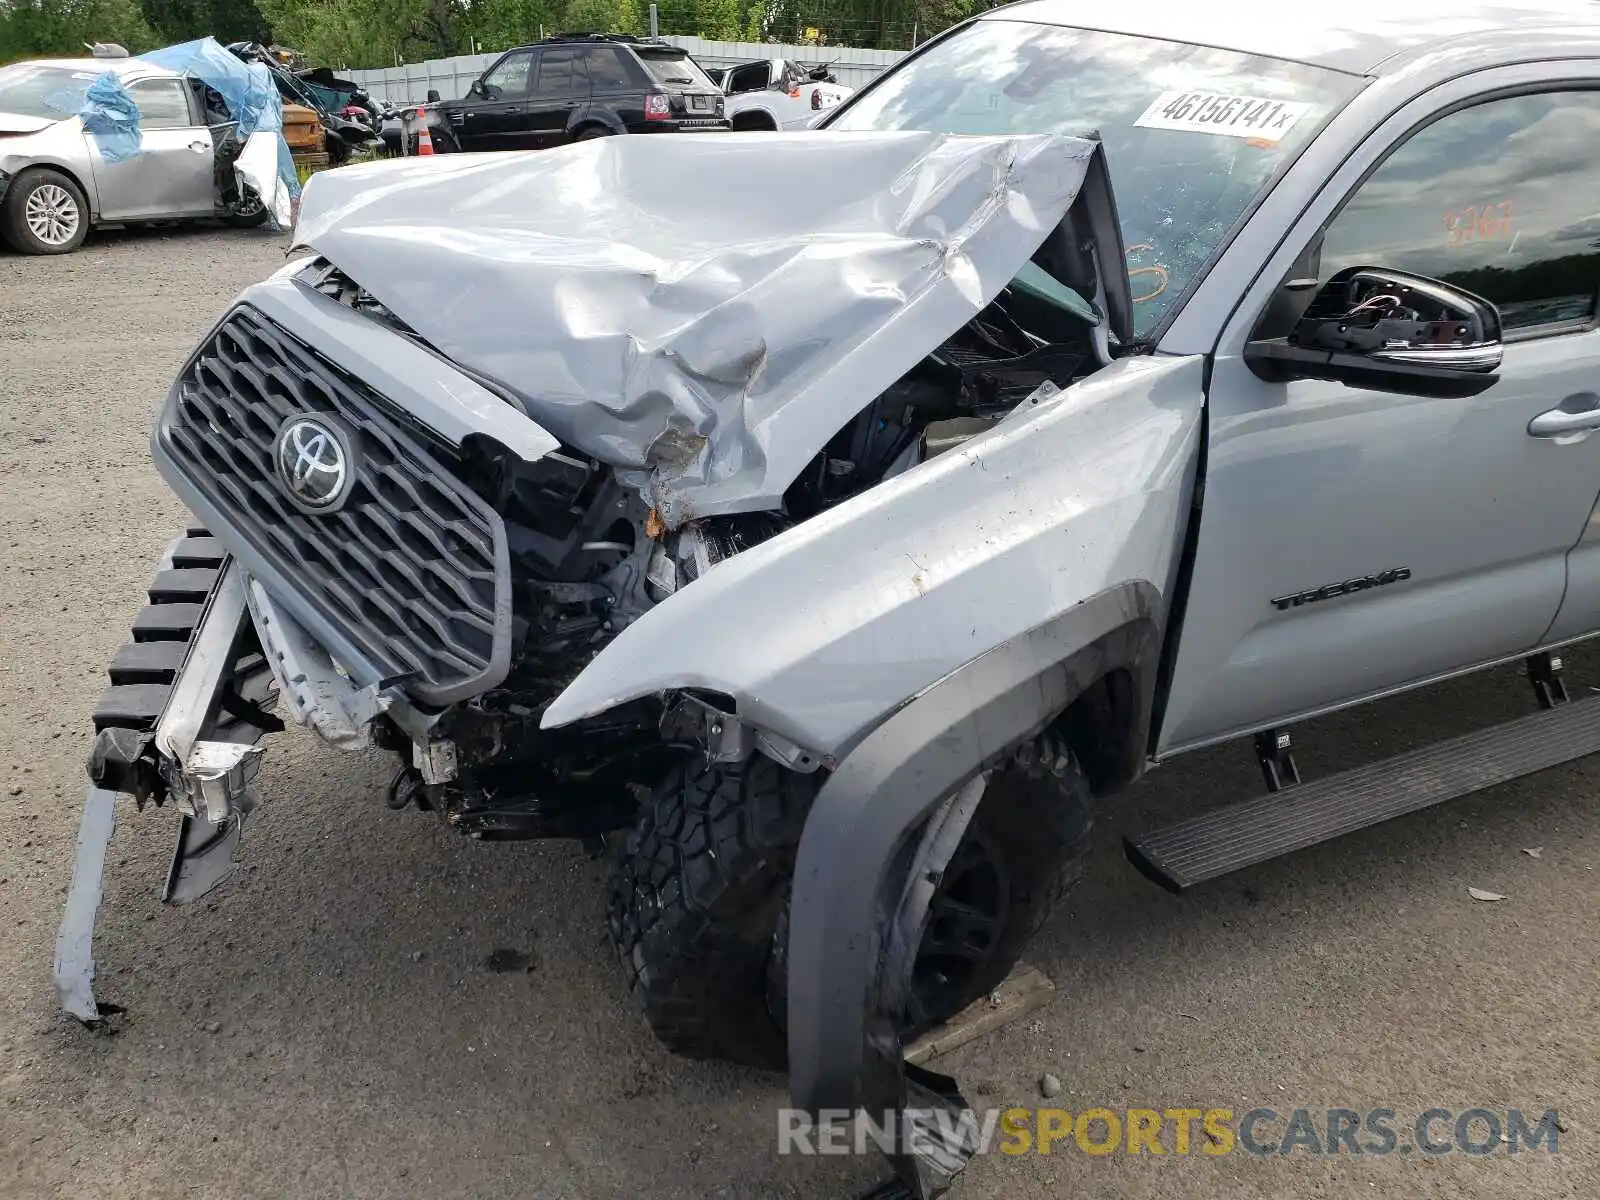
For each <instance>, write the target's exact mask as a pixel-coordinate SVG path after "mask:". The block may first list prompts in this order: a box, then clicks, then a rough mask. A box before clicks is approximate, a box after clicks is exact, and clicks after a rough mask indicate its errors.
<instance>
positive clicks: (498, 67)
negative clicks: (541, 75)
mask: <svg viewBox="0 0 1600 1200" xmlns="http://www.w3.org/2000/svg"><path fill="white" fill-rule="evenodd" d="M532 64H533V55H532V54H531V53H530V54H512V55H509V56H508V57H506V58H503V59H501V60H500V61H499V62H498V63H496V64H495V65H494V66H493V67H492V68H490V70H489V73H488V74H487V75H485V76H484V77H483V83H484V90H485V91H487V92H488V93H489V98H490V99H491V100H519V99H521V98H522V97H523V96H526V95H527V94H528V68H529V67H530V66H531V65H532Z"/></svg>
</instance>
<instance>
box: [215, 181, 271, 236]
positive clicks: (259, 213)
mask: <svg viewBox="0 0 1600 1200" xmlns="http://www.w3.org/2000/svg"><path fill="white" fill-rule="evenodd" d="M241 195H242V196H243V197H244V198H243V199H242V200H241V201H240V202H239V206H238V207H237V208H235V209H234V210H233V211H232V212H226V213H223V214H222V223H223V224H224V225H227V226H228V227H230V228H232V229H259V228H260V227H261V226H263V225H265V224H266V223H267V206H266V205H265V204H263V203H261V197H259V196H257V195H256V194H255V192H253V191H251V190H250V189H249V188H243V189H241Z"/></svg>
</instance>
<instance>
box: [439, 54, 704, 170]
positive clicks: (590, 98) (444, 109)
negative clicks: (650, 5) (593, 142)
mask: <svg viewBox="0 0 1600 1200" xmlns="http://www.w3.org/2000/svg"><path fill="white" fill-rule="evenodd" d="M428 124H429V126H430V128H431V129H432V131H433V135H434V139H435V141H436V142H442V143H444V144H441V145H438V146H437V147H436V148H437V149H439V150H464V151H471V150H537V149H542V148H544V147H546V146H560V145H565V144H566V143H567V142H575V141H583V140H584V139H586V138H592V137H605V136H606V135H607V134H612V133H690V132H693V133H700V132H708V131H716V130H726V129H728V128H729V123H728V120H727V118H726V117H724V116H723V115H722V92H721V90H720V89H719V88H718V87H717V85H716V84H714V83H712V82H711V80H710V79H708V78H707V77H706V73H705V72H704V71H703V70H701V69H700V66H699V64H698V63H696V62H695V61H694V59H692V58H690V57H689V54H688V52H687V51H685V50H680V49H678V48H677V47H676V46H672V45H669V44H667V43H666V42H661V41H650V40H647V39H642V38H635V37H627V36H623V35H611V34H564V35H562V36H560V37H551V38H545V39H544V40H543V41H540V42H535V43H533V44H532V45H528V46H518V47H517V48H516V49H514V50H507V51H506V52H505V53H504V54H503V55H501V56H500V58H499V60H498V61H497V62H496V63H495V64H494V66H492V67H490V68H489V69H488V70H487V71H485V72H484V73H483V75H482V76H481V77H480V78H478V79H476V80H474V81H473V83H472V86H471V87H470V88H468V89H467V94H466V96H465V97H464V98H463V99H460V100H446V101H444V102H442V103H440V104H438V105H437V106H436V107H435V108H434V110H433V117H432V119H431V120H430V121H429V122H428Z"/></svg>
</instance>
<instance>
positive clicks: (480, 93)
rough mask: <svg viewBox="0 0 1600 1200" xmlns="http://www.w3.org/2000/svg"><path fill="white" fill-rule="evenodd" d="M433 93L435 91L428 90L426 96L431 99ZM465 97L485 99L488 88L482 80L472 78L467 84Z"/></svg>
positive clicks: (487, 95)
mask: <svg viewBox="0 0 1600 1200" xmlns="http://www.w3.org/2000/svg"><path fill="white" fill-rule="evenodd" d="M435 94H436V93H434V92H429V93H428V98H429V99H430V100H431V99H433V97H434V95H435ZM467 98H468V99H477V100H487V99H488V98H489V89H488V87H487V85H485V83H484V82H483V80H481V79H474V80H473V81H472V82H471V83H470V84H469V85H468V86H467Z"/></svg>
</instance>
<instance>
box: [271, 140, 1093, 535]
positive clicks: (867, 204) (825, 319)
mask: <svg viewBox="0 0 1600 1200" xmlns="http://www.w3.org/2000/svg"><path fill="white" fill-rule="evenodd" d="M1095 149H1096V145H1095V143H1093V142H1089V141H1085V140H1082V139H1079V138H1069V137H1059V136H1055V135H1025V136H1024V135H1017V136H1005V137H953V136H949V135H942V134H928V133H850V134H839V133H828V132H814V133H813V132H806V133H794V134H786V135H784V136H782V137H773V136H772V135H770V134H752V135H743V134H736V135H728V136H721V137H715V138H710V137H706V138H695V137H618V138H603V139H598V140H593V141H588V142H582V143H578V144H576V145H573V146H569V147H563V148H560V149H556V150H549V151H543V152H539V153H533V154H494V155H477V154H459V155H447V156H439V157H436V158H433V159H408V160H405V161H403V162H400V163H394V162H385V163H376V164H372V165H370V166H359V167H348V168H346V169H344V170H342V171H334V172H326V173H324V174H322V175H319V176H317V177H315V179H314V180H313V181H312V182H311V184H310V185H309V186H308V187H307V189H306V192H305V197H304V200H303V202H302V207H301V212H300V220H299V225H298V228H297V236H296V243H297V244H298V245H301V246H305V247H309V248H311V249H313V250H315V251H317V252H318V253H319V254H321V255H322V256H324V257H325V258H327V259H328V260H329V261H330V262H332V263H333V264H334V265H335V266H337V267H338V268H340V269H341V270H342V271H344V272H345V273H346V274H347V275H348V276H349V277H350V278H351V279H353V280H354V281H355V282H356V283H357V284H359V285H360V286H361V287H362V288H364V289H365V290H366V291H367V292H368V293H369V294H370V295H372V296H373V297H374V298H375V299H376V300H378V301H379V302H380V303H382V304H383V305H384V306H385V307H387V308H388V309H389V310H390V311H391V312H392V313H393V314H394V315H395V316H396V317H398V318H399V319H400V320H402V321H404V322H405V323H406V324H407V325H409V326H410V327H411V328H412V329H413V330H415V331H416V332H417V334H419V335H420V336H421V337H422V338H423V339H424V340H426V341H427V342H428V343H429V344H431V345H432V346H433V347H434V348H435V349H437V350H438V351H439V352H440V353H441V354H443V355H445V356H447V357H448V358H450V359H452V360H454V361H456V362H459V363H460V364H462V365H463V366H465V367H467V368H469V369H470V370H473V371H475V372H479V373H481V374H482V375H485V376H488V377H489V378H491V379H494V380H496V381H498V382H499V383H500V384H502V385H504V386H505V387H506V388H507V389H509V390H510V391H511V392H512V393H514V394H515V395H516V397H517V398H518V399H519V400H520V401H521V402H522V404H523V406H524V407H525V408H526V410H527V412H528V415H529V416H531V417H532V418H533V419H534V420H535V421H537V422H538V423H539V424H540V425H541V426H543V427H544V428H546V429H548V430H549V431H550V432H551V433H552V434H553V435H555V436H556V437H558V438H560V439H561V441H562V442H564V443H566V444H567V445H570V446H572V447H575V448H576V449H578V450H581V451H583V452H585V453H587V454H590V455H592V456H593V457H595V458H597V459H600V460H601V461H603V462H606V463H608V464H610V465H612V466H613V467H615V468H616V469H617V471H618V474H619V477H620V478H621V479H622V480H623V482H624V483H625V484H627V485H628V486H631V487H634V488H636V489H637V490H638V491H639V492H640V493H641V495H643V496H644V497H645V499H646V500H647V501H649V502H650V503H651V504H653V505H655V506H656V507H657V508H658V509H659V511H660V513H661V515H662V517H663V519H664V520H665V521H666V523H667V524H668V525H669V526H672V527H676V526H678V525H680V524H682V523H683V522H684V521H686V520H689V519H692V518H694V517H699V516H712V515H718V514H723V513H732V512H742V511H754V510H761V509H769V508H774V507H776V506H777V505H778V503H779V501H780V499H781V497H782V495H783V492H784V490H785V489H786V488H787V486H788V485H789V484H790V483H791V482H792V481H793V480H794V478H795V477H796V476H797V475H798V474H799V472H800V471H801V470H802V469H803V468H804V466H805V464H806V463H807V462H809V461H810V460H811V459H812V458H813V457H814V456H815V454H816V453H817V452H818V451H819V450H820V449H821V448H822V446H823V444H824V443H825V442H826V441H827V439H828V438H829V437H831V436H832V435H833V434H834V433H835V432H836V431H837V430H838V429H840V428H841V427H842V426H843V425H844V424H845V423H846V422H847V421H848V420H849V419H850V418H851V417H853V416H854V415H855V414H856V413H857V412H859V411H860V409H861V408H862V407H863V406H864V405H865V404H866V403H867V402H869V401H870V400H871V399H872V398H873V397H874V396H876V395H877V394H878V393H879V392H881V391H883V390H884V389H885V388H886V387H888V386H889V385H890V384H892V383H893V382H894V381H895V380H897V379H898V378H899V377H900V376H901V375H903V374H904V373H905V372H906V371H907V370H909V369H910V368H911V367H912V366H914V365H915V364H916V363H917V362H918V361H920V360H921V359H922V358H923V357H924V356H925V355H926V354H928V353H929V352H930V351H932V350H934V349H935V348H937V347H938V345H939V344H940V343H941V342H943V341H944V340H945V339H946V338H947V337H949V336H950V335H951V334H952V333H954V332H955V331H956V330H957V329H958V328H960V326H961V325H963V324H964V323H965V322H966V321H967V320H969V319H970V318H971V317H972V316H974V315H975V314H976V313H978V312H979V311H980V310H981V309H982V308H983V307H984V306H985V305H987V304H988V303H989V302H990V301H991V300H993V299H994V298H995V296H997V295H998V294H999V292H1000V291H1001V289H1002V288H1004V287H1005V286H1006V285H1007V284H1008V283H1009V282H1010V281H1011V279H1012V278H1013V277H1014V276H1015V274H1016V272H1017V271H1018V270H1019V269H1020V268H1021V267H1022V265H1023V264H1024V263H1026V262H1027V260H1028V258H1029V257H1030V256H1031V255H1032V253H1033V252H1034V251H1035V250H1036V249H1037V248H1038V246H1039V245H1040V243H1041V242H1042V241H1043V240H1044V238H1045V237H1046V236H1047V235H1048V234H1049V233H1050V231H1051V230H1052V229H1053V228H1054V227H1055V226H1056V225H1057V224H1058V223H1059V222H1060V220H1061V219H1062V217H1063V216H1064V215H1065V213H1066V212H1067V210H1068V208H1069V207H1070V206H1071V204H1072V202H1073V200H1074V199H1075V198H1076V196H1077V194H1078V191H1079V189H1080V187H1081V186H1082V184H1083V180H1084V177H1085V174H1086V172H1087V170H1088V167H1089V164H1090V162H1091V160H1092V156H1093V154H1094V152H1095ZM784 178H787V179H792V180H795V181H796V184H797V186H794V187H773V188H768V189H765V190H763V191H760V192H755V191H752V190H751V189H748V188H741V187H736V186H734V182H735V181H738V180H745V179H784ZM807 181H812V182H810V183H807Z"/></svg>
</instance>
